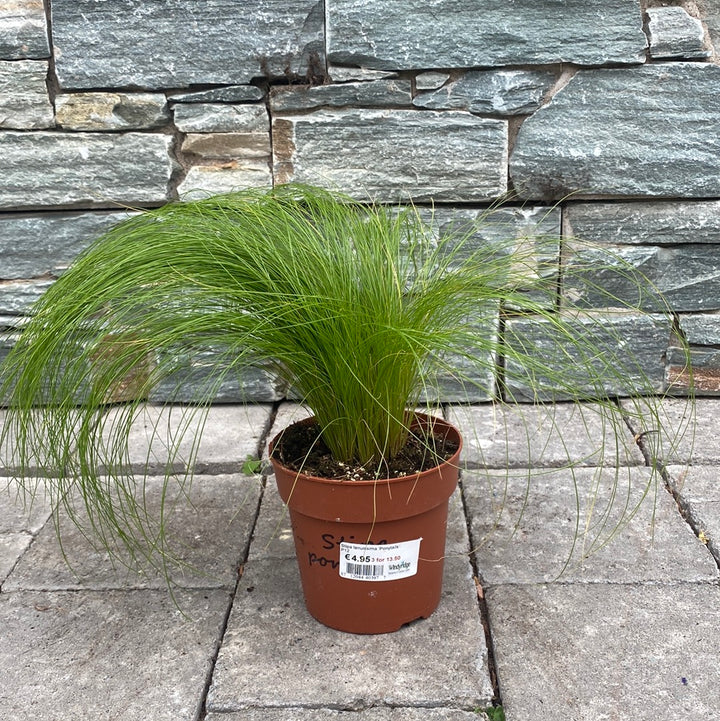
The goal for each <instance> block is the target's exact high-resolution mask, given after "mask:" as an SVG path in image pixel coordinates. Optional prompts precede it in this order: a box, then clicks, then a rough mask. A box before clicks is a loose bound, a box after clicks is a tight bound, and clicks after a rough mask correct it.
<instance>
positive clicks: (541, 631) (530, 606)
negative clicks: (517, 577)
mask: <svg viewBox="0 0 720 721" xmlns="http://www.w3.org/2000/svg"><path fill="white" fill-rule="evenodd" d="M487 603H488V607H489V609H490V625H491V630H492V635H493V642H494V648H495V659H496V663H497V667H498V677H499V684H500V695H501V697H502V700H503V708H504V709H505V714H506V718H507V721H529V720H530V719H532V721H558V719H563V720H564V721H617V720H618V719H632V721H657V719H673V720H675V719H715V718H717V717H718V708H720V670H719V668H718V662H717V661H718V648H720V588H718V586H717V584H707V585H706V584H686V583H683V584H667V585H656V584H649V585H606V584H570V585H564V584H552V585H533V586H514V585H503V586H498V587H495V588H492V589H490V590H489V591H488V592H487Z"/></svg>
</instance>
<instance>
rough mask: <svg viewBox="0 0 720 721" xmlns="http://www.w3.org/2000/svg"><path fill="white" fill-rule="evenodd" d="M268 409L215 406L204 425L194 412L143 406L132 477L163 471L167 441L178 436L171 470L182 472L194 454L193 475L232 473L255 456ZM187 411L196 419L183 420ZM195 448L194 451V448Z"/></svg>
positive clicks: (133, 439) (135, 430)
mask: <svg viewBox="0 0 720 721" xmlns="http://www.w3.org/2000/svg"><path fill="white" fill-rule="evenodd" d="M271 410H272V406H271V405H265V404H260V405H216V406H212V407H211V408H210V410H209V412H208V414H207V418H206V419H204V420H203V414H202V413H201V412H199V410H198V409H192V408H189V407H187V406H171V407H165V408H163V407H160V406H147V407H146V408H145V409H143V410H141V411H140V413H139V415H138V417H137V418H136V419H135V420H134V422H133V425H132V429H131V432H130V440H129V451H130V453H129V456H130V457H129V461H130V466H131V468H132V469H133V470H134V471H136V472H139V471H142V470H143V469H144V468H146V467H147V468H149V469H151V470H154V471H156V472H157V471H158V470H162V469H164V468H165V466H166V464H167V463H168V460H169V458H170V455H171V454H170V453H169V451H168V448H169V447H170V445H171V439H172V437H173V435H174V434H177V433H179V432H180V433H181V434H182V440H181V441H180V442H179V446H178V453H177V456H176V457H175V458H174V459H173V461H174V462H173V468H175V469H178V470H182V469H184V468H185V467H186V465H187V462H188V459H189V458H190V457H191V456H192V453H193V451H194V450H196V451H197V457H196V460H195V466H194V467H195V471H196V472H197V473H236V472H237V471H239V470H240V469H241V468H242V465H243V463H244V461H245V460H246V458H248V456H249V457H252V458H257V457H258V456H257V454H258V450H259V444H260V440H261V438H262V437H263V436H264V434H265V432H266V430H267V427H268V425H269V423H270V415H271ZM117 412H118V411H117V410H115V409H111V410H110V411H109V412H108V416H109V417H110V418H112V416H113V414H117ZM186 412H190V413H191V414H192V413H193V412H194V415H191V416H185V417H184V414H185V413H186ZM200 431H201V432H202V433H201V434H200ZM176 443H177V440H176ZM195 443H198V447H197V449H194V448H193V446H194V444H195Z"/></svg>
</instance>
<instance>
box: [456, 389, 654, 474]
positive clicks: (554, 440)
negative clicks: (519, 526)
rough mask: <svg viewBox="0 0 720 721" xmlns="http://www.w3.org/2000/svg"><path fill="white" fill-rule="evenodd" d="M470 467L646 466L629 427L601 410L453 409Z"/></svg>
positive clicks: (561, 405)
mask: <svg viewBox="0 0 720 721" xmlns="http://www.w3.org/2000/svg"><path fill="white" fill-rule="evenodd" d="M448 420H449V421H450V422H451V423H453V424H455V425H456V426H457V427H458V428H459V429H460V431H461V432H462V434H463V442H464V446H463V456H462V460H463V462H464V463H465V464H466V465H467V466H468V467H474V468H477V467H486V468H506V467H510V468H528V467H538V466H542V467H558V466H566V465H568V464H569V463H573V464H576V465H584V466H598V465H611V466H616V465H643V464H644V459H643V456H642V454H641V452H640V450H639V449H638V447H637V445H636V444H635V442H634V441H633V437H632V434H631V433H630V431H629V429H628V428H627V426H626V425H625V424H624V422H623V421H622V420H621V419H619V418H617V417H616V416H612V415H611V414H610V413H609V411H608V410H607V409H603V407H602V406H598V405H592V404H587V405H576V404H573V403H559V404H556V405H548V406H534V405H529V404H528V405H522V404H521V405H517V406H503V405H499V404H493V403H488V404H482V405H476V406H450V407H449V409H448Z"/></svg>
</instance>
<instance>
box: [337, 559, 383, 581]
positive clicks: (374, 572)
mask: <svg viewBox="0 0 720 721" xmlns="http://www.w3.org/2000/svg"><path fill="white" fill-rule="evenodd" d="M384 570H385V567H384V566H382V565H375V564H360V563H346V564H345V573H347V574H349V575H351V576H355V577H358V576H359V577H361V578H378V577H380V576H382V575H383V574H384Z"/></svg>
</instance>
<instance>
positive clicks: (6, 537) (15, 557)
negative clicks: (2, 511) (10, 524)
mask: <svg viewBox="0 0 720 721" xmlns="http://www.w3.org/2000/svg"><path fill="white" fill-rule="evenodd" d="M32 540H33V537H32V536H31V535H30V534H29V533H25V532H22V531H21V532H20V533H0V587H1V586H2V585H3V583H4V582H5V579H6V578H7V577H8V576H9V575H10V573H11V571H12V570H13V568H15V565H16V564H17V562H18V561H19V560H20V558H21V557H22V555H23V553H25V551H27V549H28V548H29V547H30V544H31V543H32Z"/></svg>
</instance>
